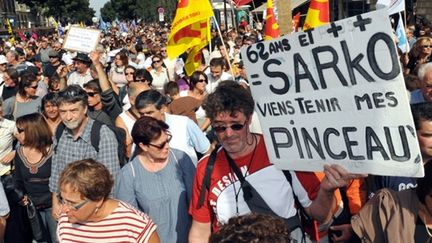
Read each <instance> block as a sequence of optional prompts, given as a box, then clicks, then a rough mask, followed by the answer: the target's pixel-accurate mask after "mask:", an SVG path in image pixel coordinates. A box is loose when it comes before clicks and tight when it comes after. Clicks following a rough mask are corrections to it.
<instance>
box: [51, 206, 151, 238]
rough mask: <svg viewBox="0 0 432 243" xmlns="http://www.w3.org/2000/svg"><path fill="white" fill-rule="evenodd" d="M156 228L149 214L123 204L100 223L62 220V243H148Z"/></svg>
mask: <svg viewBox="0 0 432 243" xmlns="http://www.w3.org/2000/svg"><path fill="white" fill-rule="evenodd" d="M155 230H156V225H155V224H154V223H153V221H152V220H151V219H150V217H148V216H147V215H146V214H144V213H142V212H140V211H138V210H136V209H135V208H133V207H132V206H130V205H129V204H126V203H124V202H121V201H119V204H118V206H117V208H116V209H114V211H113V212H112V213H111V214H110V215H108V216H107V217H106V218H105V219H103V220H101V221H98V222H86V223H76V224H72V223H69V221H68V217H67V215H66V214H62V215H61V216H60V218H59V221H58V226H57V237H58V239H59V242H62V243H63V242H104V243H109V242H148V240H149V238H150V236H151V235H152V234H153V232H154V231H155Z"/></svg>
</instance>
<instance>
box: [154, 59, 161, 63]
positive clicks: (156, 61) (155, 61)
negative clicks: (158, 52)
mask: <svg viewBox="0 0 432 243" xmlns="http://www.w3.org/2000/svg"><path fill="white" fill-rule="evenodd" d="M159 62H161V60H153V63H159Z"/></svg>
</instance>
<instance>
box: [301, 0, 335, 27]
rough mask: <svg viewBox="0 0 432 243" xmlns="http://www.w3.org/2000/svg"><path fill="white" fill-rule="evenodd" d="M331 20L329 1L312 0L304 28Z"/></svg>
mask: <svg viewBox="0 0 432 243" xmlns="http://www.w3.org/2000/svg"><path fill="white" fill-rule="evenodd" d="M329 22H330V14H329V1H328V0H311V2H310V5H309V10H308V12H307V15H306V20H305V23H304V25H303V30H307V29H311V28H315V27H318V26H321V25H325V24H328V23H329Z"/></svg>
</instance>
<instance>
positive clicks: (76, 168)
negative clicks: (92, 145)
mask: <svg viewBox="0 0 432 243" xmlns="http://www.w3.org/2000/svg"><path fill="white" fill-rule="evenodd" d="M113 184H114V181H113V178H112V176H111V175H110V173H109V171H108V170H107V169H106V167H105V166H104V165H102V164H101V163H98V162H96V161H95V160H93V159H84V160H78V161H75V162H72V163H70V164H68V165H67V166H66V168H65V169H64V170H63V172H62V173H61V175H60V179H59V188H60V194H59V195H58V200H59V202H60V204H61V214H60V217H59V219H58V231H57V233H58V235H57V236H58V239H59V241H60V242H148V243H159V242H160V241H159V237H158V234H157V233H156V225H155V224H154V223H153V221H152V220H151V219H150V218H149V217H148V216H147V215H145V214H144V213H142V212H140V211H138V210H136V209H135V208H133V207H132V206H130V205H129V204H127V203H124V202H122V201H119V200H115V199H112V198H110V197H109V195H110V193H111V190H112V187H113Z"/></svg>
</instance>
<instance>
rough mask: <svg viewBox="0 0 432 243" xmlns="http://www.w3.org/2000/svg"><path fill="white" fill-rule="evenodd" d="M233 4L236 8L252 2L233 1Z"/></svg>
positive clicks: (243, 0)
mask: <svg viewBox="0 0 432 243" xmlns="http://www.w3.org/2000/svg"><path fill="white" fill-rule="evenodd" d="M234 2H235V5H236V6H242V5H246V4H248V3H250V2H252V0H234Z"/></svg>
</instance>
